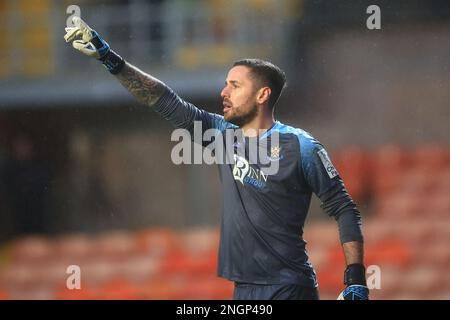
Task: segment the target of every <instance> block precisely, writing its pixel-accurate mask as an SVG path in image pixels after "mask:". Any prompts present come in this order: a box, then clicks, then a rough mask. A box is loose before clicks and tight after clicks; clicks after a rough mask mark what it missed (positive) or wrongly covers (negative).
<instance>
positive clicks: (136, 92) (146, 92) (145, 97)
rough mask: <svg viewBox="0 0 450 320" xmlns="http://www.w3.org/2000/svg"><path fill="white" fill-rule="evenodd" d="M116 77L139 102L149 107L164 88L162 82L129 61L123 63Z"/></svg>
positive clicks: (161, 93)
mask: <svg viewBox="0 0 450 320" xmlns="http://www.w3.org/2000/svg"><path fill="white" fill-rule="evenodd" d="M116 77H117V79H118V80H119V81H120V83H121V84H122V85H123V86H124V87H125V88H126V89H127V90H128V91H129V92H130V93H131V94H132V95H133V96H134V97H135V98H137V99H138V100H139V102H141V103H143V104H146V105H147V106H150V107H151V106H153V105H154V104H155V103H156V102H157V101H158V99H159V98H160V97H161V96H162V95H163V93H164V91H165V90H166V85H165V84H164V83H162V82H161V81H159V80H158V79H156V78H154V77H152V76H150V75H148V74H146V73H145V72H143V71H141V70H139V69H138V68H136V67H135V66H133V65H131V64H129V63H126V64H125V66H124V67H123V69H122V70H121V71H120V72H119V73H118V74H117V75H116Z"/></svg>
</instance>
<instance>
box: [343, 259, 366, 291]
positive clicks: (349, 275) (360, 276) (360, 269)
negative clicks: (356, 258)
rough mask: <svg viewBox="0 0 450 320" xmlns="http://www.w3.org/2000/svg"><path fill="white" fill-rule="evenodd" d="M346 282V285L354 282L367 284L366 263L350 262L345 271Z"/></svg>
mask: <svg viewBox="0 0 450 320" xmlns="http://www.w3.org/2000/svg"><path fill="white" fill-rule="evenodd" d="M344 284H345V285H346V286H350V285H353V284H359V285H362V286H366V268H365V267H364V265H362V264H359V263H355V264H349V265H348V266H347V268H346V269H345V272H344Z"/></svg>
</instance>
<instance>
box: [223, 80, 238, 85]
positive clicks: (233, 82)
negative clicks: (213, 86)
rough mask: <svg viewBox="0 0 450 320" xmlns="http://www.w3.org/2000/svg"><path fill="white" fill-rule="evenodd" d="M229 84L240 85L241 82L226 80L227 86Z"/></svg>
mask: <svg viewBox="0 0 450 320" xmlns="http://www.w3.org/2000/svg"><path fill="white" fill-rule="evenodd" d="M228 82H229V83H231V84H239V81H237V80H225V84H227V83H228Z"/></svg>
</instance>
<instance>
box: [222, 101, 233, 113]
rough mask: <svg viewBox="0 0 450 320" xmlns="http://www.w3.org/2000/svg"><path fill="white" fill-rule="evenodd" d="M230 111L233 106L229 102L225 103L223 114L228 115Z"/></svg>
mask: <svg viewBox="0 0 450 320" xmlns="http://www.w3.org/2000/svg"><path fill="white" fill-rule="evenodd" d="M230 110H231V105H230V104H229V103H227V102H224V103H223V113H227V112H228V111H230Z"/></svg>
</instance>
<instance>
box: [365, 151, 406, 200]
mask: <svg viewBox="0 0 450 320" xmlns="http://www.w3.org/2000/svg"><path fill="white" fill-rule="evenodd" d="M410 164H411V161H410V157H409V154H408V152H407V151H406V150H404V149H402V148H400V147H398V146H393V145H387V146H382V147H380V148H378V149H377V150H375V151H374V153H373V166H372V168H373V170H372V175H373V192H374V196H379V195H385V194H388V193H390V192H392V190H394V189H395V187H396V186H397V184H398V181H400V179H399V178H400V176H401V174H402V172H403V170H404V169H405V168H407V167H408V166H410Z"/></svg>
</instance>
